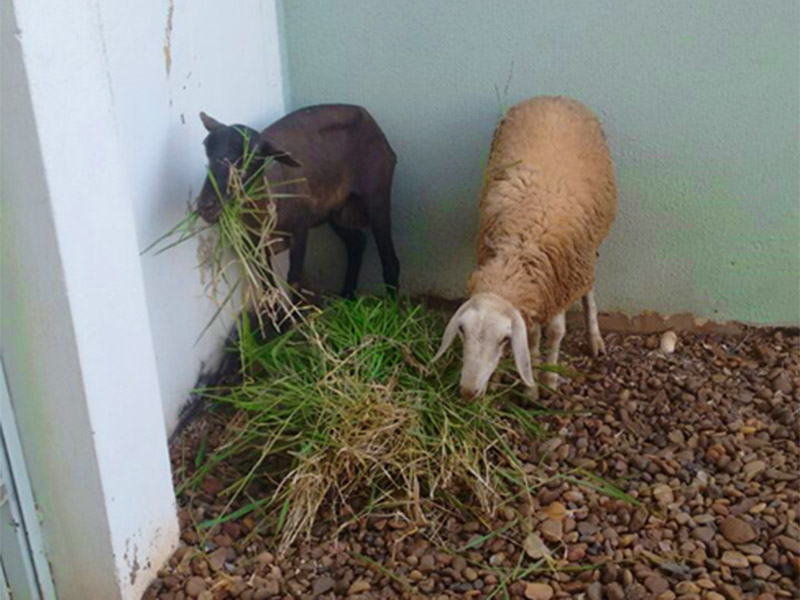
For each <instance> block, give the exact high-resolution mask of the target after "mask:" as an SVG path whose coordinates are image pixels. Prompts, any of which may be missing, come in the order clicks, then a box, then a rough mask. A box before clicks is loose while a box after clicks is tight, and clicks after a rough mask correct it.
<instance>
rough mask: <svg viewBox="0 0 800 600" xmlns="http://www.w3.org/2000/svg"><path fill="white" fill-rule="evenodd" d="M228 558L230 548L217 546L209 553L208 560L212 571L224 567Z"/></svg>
mask: <svg viewBox="0 0 800 600" xmlns="http://www.w3.org/2000/svg"><path fill="white" fill-rule="evenodd" d="M227 558H228V549H227V548H217V549H216V550H214V552H212V553H211V554H209V555H208V558H206V561H207V562H208V566H209V567H211V570H212V571H219V570H220V569H222V567H224V566H225V560H226V559H227Z"/></svg>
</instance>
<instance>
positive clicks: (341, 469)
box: [185, 298, 540, 548]
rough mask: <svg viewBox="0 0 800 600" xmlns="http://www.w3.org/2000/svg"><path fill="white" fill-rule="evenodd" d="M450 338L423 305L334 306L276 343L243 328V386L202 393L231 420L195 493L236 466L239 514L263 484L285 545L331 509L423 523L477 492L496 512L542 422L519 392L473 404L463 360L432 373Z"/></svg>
mask: <svg viewBox="0 0 800 600" xmlns="http://www.w3.org/2000/svg"><path fill="white" fill-rule="evenodd" d="M443 327H444V322H443V320H442V318H441V317H440V316H439V315H438V314H436V313H431V312H428V311H426V310H425V309H424V308H422V307H421V306H412V305H410V304H406V303H400V304H398V303H396V302H394V301H391V300H378V299H375V298H360V299H359V300H357V301H344V300H334V301H332V302H331V304H330V305H329V306H328V307H327V308H326V309H324V310H322V311H320V312H317V313H314V314H312V315H311V316H308V317H306V318H305V319H304V320H303V322H302V323H301V324H300V325H299V326H298V327H297V328H296V329H294V330H292V331H291V332H290V333H288V334H285V335H283V336H281V337H279V338H277V339H274V340H272V341H270V342H267V343H261V342H259V339H260V338H259V336H258V335H256V331H255V329H254V328H252V327H251V326H250V324H249V323H248V322H247V320H246V319H245V320H244V321H243V322H242V323H241V334H240V343H239V347H238V351H239V353H240V358H241V363H242V365H243V368H242V375H243V377H242V381H241V383H240V384H239V385H237V386H235V387H231V388H224V389H207V390H205V391H204V392H203V393H204V395H205V396H206V398H208V399H209V400H211V401H212V403H215V404H217V405H224V406H226V407H228V408H230V409H232V410H233V411H234V413H235V416H234V417H232V418H231V420H230V423H229V425H228V426H227V428H226V432H225V434H224V439H223V440H222V442H221V443H220V444H219V445H218V446H217V448H216V449H215V450H214V451H213V453H211V454H210V455H209V456H207V457H205V458H204V461H203V465H202V466H201V467H200V468H199V469H198V470H197V471H196V472H195V473H194V474H193V476H192V478H190V479H188V480H187V481H186V483H185V485H187V486H192V485H197V484H198V483H200V481H201V480H202V479H203V478H204V477H205V476H206V474H207V473H208V472H209V471H210V470H212V469H213V468H214V466H215V465H218V464H220V463H225V464H229V465H234V464H235V465H237V466H238V468H239V471H240V473H243V475H241V476H240V477H239V478H237V479H236V480H235V481H232V482H229V485H228V487H227V489H226V490H225V497H226V498H227V500H228V502H229V506H231V505H233V503H234V501H235V500H237V499H239V500H240V501H241V500H246V499H247V498H246V496H245V497H242V494H246V493H247V492H246V490H247V489H248V486H249V484H250V483H252V482H253V481H254V480H258V481H259V482H260V483H262V484H266V486H265V487H267V488H268V489H270V490H271V493H270V494H269V495H268V497H266V498H254V499H252V503H251V505H250V507H251V508H254V507H255V506H256V505H258V506H259V507H260V508H262V510H261V511H260V512H261V513H262V514H272V515H275V519H274V522H272V523H271V524H270V526H271V527H273V528H274V532H275V533H277V534H278V535H279V536H280V539H281V542H282V546H283V547H284V548H285V547H287V546H288V545H289V544H291V542H292V541H293V540H294V539H295V538H296V537H297V536H298V535H301V534H304V533H307V532H309V531H310V529H311V526H312V525H313V523H314V520H315V517H316V515H317V513H318V511H319V509H320V507H321V506H323V503H326V504H325V506H326V508H328V509H330V511H331V512H332V513H333V514H334V515H343V514H352V505H353V504H354V503H361V504H362V505H363V506H364V510H366V511H368V512H374V511H376V510H384V509H386V508H391V509H392V510H394V511H399V512H401V513H403V514H404V515H405V516H406V517H407V518H408V519H409V520H411V521H414V522H418V523H419V522H424V521H425V520H426V515H425V513H424V509H423V505H424V501H425V499H433V500H436V499H437V498H440V497H441V495H442V494H446V495H447V496H448V497H449V498H451V499H452V498H453V497H455V496H457V495H461V496H463V495H464V494H467V495H468V496H469V498H470V501H474V502H476V503H477V506H478V507H479V508H480V509H481V510H482V511H485V512H486V513H492V512H494V510H495V509H496V508H497V507H498V505H499V504H501V503H502V502H504V501H508V500H510V499H513V498H515V497H518V496H519V495H520V494H524V493H527V490H528V487H529V483H528V481H527V475H526V474H525V472H524V471H523V468H522V465H521V464H520V463H519V461H518V460H517V459H516V458H515V454H514V450H513V445H514V443H515V441H516V440H517V439H519V438H520V436H525V437H526V438H529V437H531V436H537V435H539V433H540V431H539V427H538V424H537V416H538V415H539V414H540V411H537V410H533V409H531V408H530V407H523V406H520V405H519V404H517V402H516V401H515V399H514V398H512V396H513V393H514V392H513V391H511V390H513V388H511V387H507V388H506V396H505V397H499V396H497V395H495V394H491V393H490V394H488V395H486V396H484V397H482V398H479V399H477V400H474V401H471V402H467V401H465V400H463V399H462V398H461V397H460V396H459V394H458V377H459V364H458V362H459V361H457V360H456V358H455V353H449V354H448V355H446V356H445V357H444V358H443V359H442V361H441V363H437V365H436V367H437V368H436V369H435V370H432V369H430V368H429V367H428V365H429V363H430V360H431V358H432V357H433V355H434V352H435V350H436V345H437V344H438V341H439V338H440V336H441V331H442V330H443ZM222 518H223V519H224V518H226V517H225V516H223V517H222Z"/></svg>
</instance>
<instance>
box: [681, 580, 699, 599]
mask: <svg viewBox="0 0 800 600" xmlns="http://www.w3.org/2000/svg"><path fill="white" fill-rule="evenodd" d="M675 593H676V594H678V595H679V596H684V595H686V594H699V593H700V586H698V585H697V584H696V583H694V582H692V581H679V582H678V583H677V584H675Z"/></svg>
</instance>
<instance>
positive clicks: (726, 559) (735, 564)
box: [720, 550, 750, 569]
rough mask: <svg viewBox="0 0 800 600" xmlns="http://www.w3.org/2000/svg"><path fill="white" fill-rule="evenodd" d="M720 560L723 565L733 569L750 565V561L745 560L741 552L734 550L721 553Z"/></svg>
mask: <svg viewBox="0 0 800 600" xmlns="http://www.w3.org/2000/svg"><path fill="white" fill-rule="evenodd" d="M720 560H721V562H722V564H723V565H728V566H729V567H732V568H734V569H746V568H747V567H748V566H750V563H749V562H748V561H747V557H746V556H745V555H744V554H742V553H741V552H736V551H735V550H726V551H725V552H723V553H722V558H721V559H720Z"/></svg>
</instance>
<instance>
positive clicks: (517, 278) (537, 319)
mask: <svg viewBox="0 0 800 600" xmlns="http://www.w3.org/2000/svg"><path fill="white" fill-rule="evenodd" d="M528 266H529V265H528ZM528 271H529V269H528V268H526V266H525V265H524V264H523V263H521V262H520V261H517V260H514V259H504V258H501V257H498V256H496V257H494V258H493V259H491V260H489V261H487V262H485V263H484V264H483V265H481V266H480V267H479V268H478V269H477V270H476V271H475V272H474V273H473V274H472V277H470V280H469V285H468V287H469V294H470V296H471V295H473V294H478V293H490V294H496V295H497V296H500V297H501V298H504V299H505V300H508V301H509V302H511V304H513V305H514V306H515V307H516V308H517V310H519V311H520V312H521V313H522V315H523V317H525V320H526V321H527V322H528V324H529V325H530V324H532V323H543V322H547V320H548V319H549V318H551V315H549V314H548V313H549V311H548V310H547V294H546V290H545V289H544V288H543V287H542V286H541V285H540V284H539V282H538V281H537V279H538V278H537V276H536V275H535V274H533V273H530V272H528Z"/></svg>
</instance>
